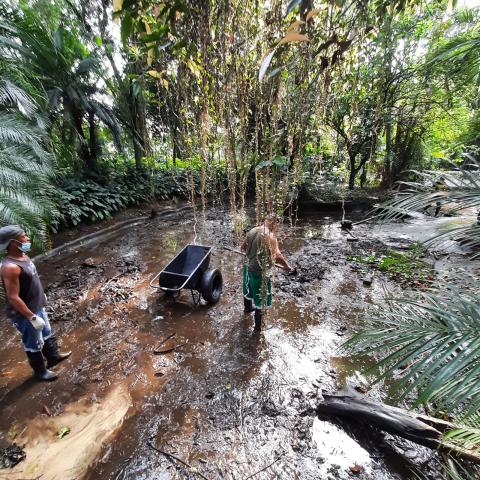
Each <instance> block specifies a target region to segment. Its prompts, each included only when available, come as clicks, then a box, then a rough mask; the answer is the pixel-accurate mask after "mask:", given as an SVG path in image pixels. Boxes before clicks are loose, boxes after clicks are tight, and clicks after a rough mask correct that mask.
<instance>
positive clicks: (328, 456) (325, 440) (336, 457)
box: [312, 418, 372, 476]
mask: <svg viewBox="0 0 480 480" xmlns="http://www.w3.org/2000/svg"><path fill="white" fill-rule="evenodd" d="M312 439H313V441H314V442H315V444H316V447H317V450H318V454H319V458H317V462H320V463H322V464H323V463H325V460H328V461H327V465H326V466H325V469H324V472H323V474H324V475H325V476H326V475H327V474H328V473H327V471H328V470H330V471H331V470H332V465H334V466H335V467H334V468H333V470H342V471H344V472H347V473H348V472H349V471H350V467H354V466H359V467H360V468H361V471H362V472H363V473H364V474H367V475H368V474H370V473H371V472H372V459H371V458H370V454H369V453H368V452H367V451H366V450H365V449H364V448H362V447H361V446H360V445H359V444H358V443H357V442H356V441H355V440H354V439H353V438H351V437H350V436H349V435H348V434H347V433H345V431H343V430H342V429H341V428H339V427H337V426H336V425H334V424H332V423H330V422H325V421H322V420H319V419H318V418H315V419H314V421H313V426H312ZM336 467H338V468H336ZM330 473H331V472H330Z"/></svg>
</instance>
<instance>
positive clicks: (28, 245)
mask: <svg viewBox="0 0 480 480" xmlns="http://www.w3.org/2000/svg"><path fill="white" fill-rule="evenodd" d="M14 241H15V242H17V243H19V244H20V250H21V251H22V252H23V253H27V252H29V251H30V249H31V248H32V244H31V243H30V242H23V243H22V242H19V241H18V240H14Z"/></svg>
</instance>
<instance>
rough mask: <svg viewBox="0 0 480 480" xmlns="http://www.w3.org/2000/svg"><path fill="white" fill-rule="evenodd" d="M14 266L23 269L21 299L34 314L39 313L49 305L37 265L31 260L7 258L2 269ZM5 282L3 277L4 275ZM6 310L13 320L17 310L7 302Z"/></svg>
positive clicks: (20, 279) (3, 261)
mask: <svg viewBox="0 0 480 480" xmlns="http://www.w3.org/2000/svg"><path fill="white" fill-rule="evenodd" d="M8 264H14V265H18V266H19V267H20V268H21V272H20V278H19V282H20V292H19V297H20V298H21V299H22V300H23V301H24V302H25V305H27V307H28V308H29V309H30V310H31V311H32V312H33V313H37V312H38V311H39V310H41V309H42V308H43V307H45V305H46V304H47V302H46V298H45V293H44V292H43V287H42V283H41V282H40V278H39V276H38V273H37V269H36V267H35V264H34V263H33V262H32V261H31V260H30V259H28V260H16V259H14V258H10V257H5V258H4V259H3V260H2V264H1V267H2V269H3V266H4V265H8ZM2 282H3V275H2ZM5 309H6V314H7V317H9V318H11V317H13V316H14V315H15V314H16V311H15V309H14V308H13V306H12V305H11V304H10V302H9V301H8V298H6V300H5Z"/></svg>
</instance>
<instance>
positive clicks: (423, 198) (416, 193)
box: [374, 161, 480, 249]
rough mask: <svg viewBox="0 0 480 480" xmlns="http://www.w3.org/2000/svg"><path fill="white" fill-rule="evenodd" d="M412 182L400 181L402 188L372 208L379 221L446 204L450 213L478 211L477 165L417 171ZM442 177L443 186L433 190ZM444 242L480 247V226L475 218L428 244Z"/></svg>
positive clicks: (479, 169)
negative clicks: (416, 178)
mask: <svg viewBox="0 0 480 480" xmlns="http://www.w3.org/2000/svg"><path fill="white" fill-rule="evenodd" d="M413 173H414V174H415V175H416V176H417V177H418V178H419V180H418V181H415V182H401V183H400V186H401V187H402V188H403V189H404V190H402V191H401V192H400V193H398V194H397V195H396V196H395V197H394V198H393V199H391V200H389V201H387V202H385V203H383V204H381V205H378V206H377V207H376V208H375V209H374V214H375V218H376V219H377V220H378V221H381V222H382V221H383V222H386V221H395V220H399V219H401V218H404V217H405V216H409V215H412V214H415V213H419V212H420V213H422V212H425V210H426V209H427V208H429V207H431V208H435V207H436V206H437V205H448V208H449V210H450V212H452V213H458V212H460V211H462V210H466V209H472V208H473V209H476V210H478V211H480V164H479V163H478V162H473V161H472V163H469V164H468V165H465V166H464V167H462V168H461V169H458V170H454V171H448V172H432V171H430V172H417V171H413ZM439 177H443V179H444V183H445V189H442V190H438V189H435V186H434V185H435V182H437V181H438V179H439ZM447 241H460V242H462V243H463V244H464V245H466V246H468V247H470V248H472V249H476V248H478V247H479V246H480V227H479V226H478V225H477V220H476V218H475V217H473V216H472V217H471V221H470V222H467V223H466V224H465V225H462V226H459V227H457V228H452V229H450V230H448V231H446V232H442V233H440V234H439V235H436V236H435V237H433V238H431V239H429V240H428V241H427V242H425V243H426V244H427V245H429V246H438V245H441V244H442V243H444V242H447Z"/></svg>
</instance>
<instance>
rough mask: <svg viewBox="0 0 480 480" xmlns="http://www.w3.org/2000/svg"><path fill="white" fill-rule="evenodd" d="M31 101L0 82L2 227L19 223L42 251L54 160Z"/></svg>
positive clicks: (9, 83) (12, 85) (15, 87)
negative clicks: (46, 147)
mask: <svg viewBox="0 0 480 480" xmlns="http://www.w3.org/2000/svg"><path fill="white" fill-rule="evenodd" d="M36 116H37V113H36V105H35V103H34V101H33V100H32V98H30V97H29V95H28V94H27V93H26V92H25V91H24V90H23V89H21V88H20V87H19V86H18V85H16V84H15V83H14V82H12V81H10V80H8V79H6V78H2V79H1V80H0V224H2V225H5V224H19V225H21V226H22V227H23V228H25V230H26V231H28V233H29V234H30V235H31V237H32V239H33V242H34V244H35V245H36V246H37V247H39V248H41V247H42V246H43V244H44V241H45V240H46V233H47V225H48V217H49V213H50V212H51V211H52V210H53V205H52V203H51V202H50V201H49V199H48V197H47V194H46V192H48V191H49V190H50V189H51V178H52V176H53V168H52V167H53V157H52V156H51V155H50V154H49V153H48V152H47V151H46V149H45V147H44V140H45V136H46V134H45V130H44V128H43V125H44V124H45V123H44V122H42V119H41V117H36Z"/></svg>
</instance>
